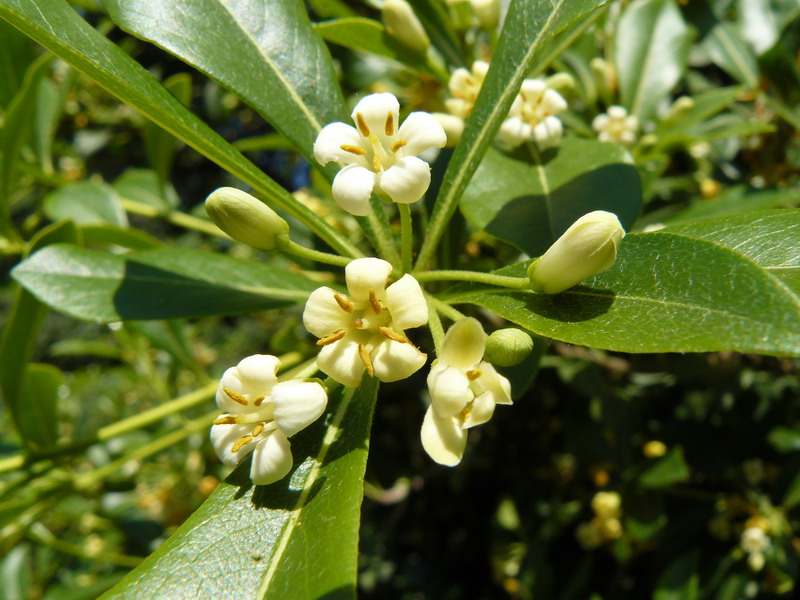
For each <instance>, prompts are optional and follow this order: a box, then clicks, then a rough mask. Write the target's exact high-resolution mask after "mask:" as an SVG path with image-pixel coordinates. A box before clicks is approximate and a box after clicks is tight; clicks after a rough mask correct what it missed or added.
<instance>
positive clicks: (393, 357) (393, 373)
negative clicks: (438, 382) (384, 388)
mask: <svg viewBox="0 0 800 600" xmlns="http://www.w3.org/2000/svg"><path fill="white" fill-rule="evenodd" d="M370 358H371V359H372V367H373V369H374V370H375V376H376V377H377V378H378V379H380V380H381V381H385V382H390V381H400V380H401V379H405V378H406V377H410V376H411V375H412V374H413V373H416V372H417V371H419V370H420V369H421V368H422V366H423V365H424V364H425V361H427V360H428V355H427V354H424V353H422V352H420V351H419V350H417V348H416V347H415V346H414V345H413V344H407V343H402V342H395V341H393V340H383V341H381V342H379V343H378V345H377V346H376V347H375V349H374V350H373V351H372V352H371V353H370Z"/></svg>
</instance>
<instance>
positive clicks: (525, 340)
mask: <svg viewBox="0 0 800 600" xmlns="http://www.w3.org/2000/svg"><path fill="white" fill-rule="evenodd" d="M532 351H533V339H532V338H531V336H529V335H528V334H527V333H525V332H524V331H522V330H520V329H514V328H508V329H498V330H497V331H495V332H493V333H492V334H491V335H490V336H489V338H488V339H487V340H486V351H485V352H484V356H485V357H486V360H487V361H489V362H490V363H492V364H495V365H497V366H498V367H513V366H514V365H518V364H519V363H521V362H522V361H523V360H525V359H526V358H528V356H530V353H531V352H532Z"/></svg>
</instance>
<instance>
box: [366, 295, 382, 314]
mask: <svg viewBox="0 0 800 600" xmlns="http://www.w3.org/2000/svg"><path fill="white" fill-rule="evenodd" d="M369 306H370V308H371V309H372V312H374V313H375V314H376V315H379V314H381V312H383V307H382V306H381V303H380V302H379V301H378V295H377V294H376V293H375V290H370V291H369Z"/></svg>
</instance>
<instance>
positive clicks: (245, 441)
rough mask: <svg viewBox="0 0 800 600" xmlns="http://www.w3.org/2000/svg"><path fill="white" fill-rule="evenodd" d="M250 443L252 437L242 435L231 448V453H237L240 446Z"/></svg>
mask: <svg viewBox="0 0 800 600" xmlns="http://www.w3.org/2000/svg"><path fill="white" fill-rule="evenodd" d="M252 441H253V436H252V435H243V436H242V437H240V438H239V439H238V440H236V441H235V442H234V443H233V446H231V452H238V451H239V449H240V448H241V447H242V446H244V445H245V444H249V443H250V442H252Z"/></svg>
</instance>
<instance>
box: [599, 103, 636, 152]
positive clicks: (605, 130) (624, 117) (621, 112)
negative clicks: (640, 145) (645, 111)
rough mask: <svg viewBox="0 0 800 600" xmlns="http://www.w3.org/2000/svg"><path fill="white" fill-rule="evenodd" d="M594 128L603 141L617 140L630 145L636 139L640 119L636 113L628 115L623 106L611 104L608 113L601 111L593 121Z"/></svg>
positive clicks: (619, 142)
mask: <svg viewBox="0 0 800 600" xmlns="http://www.w3.org/2000/svg"><path fill="white" fill-rule="evenodd" d="M592 128H593V129H594V130H595V131H596V132H597V139H598V140H600V141H601V142H616V143H618V144H624V145H626V146H629V145H631V144H633V142H635V141H636V130H637V129H638V128H639V120H638V119H637V118H636V116H635V115H630V116H628V111H627V110H625V108H624V107H622V106H609V107H608V114H606V113H601V114H599V115H597V116H596V117H595V118H594V121H592Z"/></svg>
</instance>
